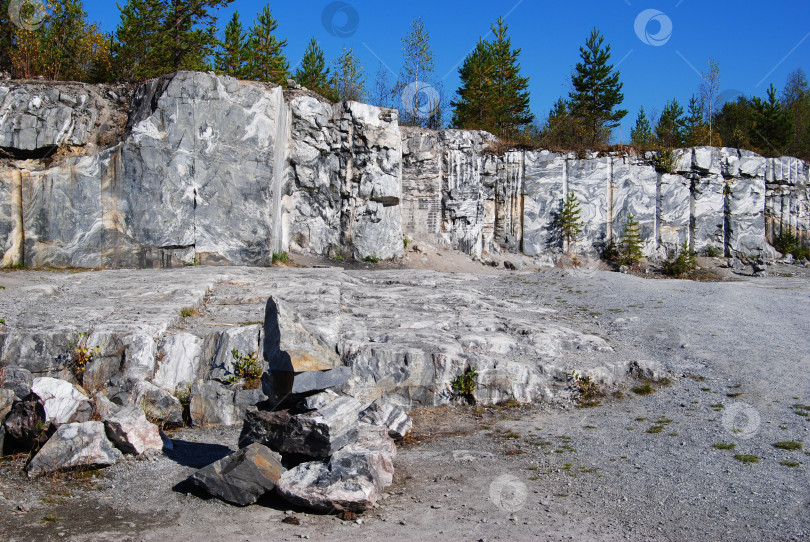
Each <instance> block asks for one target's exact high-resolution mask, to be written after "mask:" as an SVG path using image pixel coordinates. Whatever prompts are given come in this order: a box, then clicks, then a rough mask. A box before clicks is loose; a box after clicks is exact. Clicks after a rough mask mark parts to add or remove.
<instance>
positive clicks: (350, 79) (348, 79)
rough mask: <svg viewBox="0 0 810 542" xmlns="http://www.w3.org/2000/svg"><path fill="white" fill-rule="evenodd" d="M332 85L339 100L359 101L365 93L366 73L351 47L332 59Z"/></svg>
mask: <svg viewBox="0 0 810 542" xmlns="http://www.w3.org/2000/svg"><path fill="white" fill-rule="evenodd" d="M332 73H333V75H332V87H333V88H334V89H335V92H336V93H337V96H338V99H339V100H340V101H344V102H348V101H355V102H359V101H362V100H363V97H364V96H365V95H366V74H365V69H364V68H363V64H362V63H361V62H360V59H359V58H357V56H356V55H355V54H354V51H353V50H352V49H346V48H345V47H344V48H343V52H342V53H341V54H340V56H339V57H338V58H337V59H335V61H334V70H333V71H332Z"/></svg>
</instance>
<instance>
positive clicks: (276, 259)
mask: <svg viewBox="0 0 810 542" xmlns="http://www.w3.org/2000/svg"><path fill="white" fill-rule="evenodd" d="M277 263H284V264H286V263H290V257H289V255H288V254H287V253H286V252H281V253H278V252H274V253H273V265H276V264H277Z"/></svg>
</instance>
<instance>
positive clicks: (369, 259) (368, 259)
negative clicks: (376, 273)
mask: <svg viewBox="0 0 810 542" xmlns="http://www.w3.org/2000/svg"><path fill="white" fill-rule="evenodd" d="M363 261H364V262H367V263H380V259H379V258H378V257H377V254H376V253H374V254H372V255H371V256H366V257H365V258H363Z"/></svg>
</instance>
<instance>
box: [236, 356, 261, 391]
mask: <svg viewBox="0 0 810 542" xmlns="http://www.w3.org/2000/svg"><path fill="white" fill-rule="evenodd" d="M231 355H232V356H233V359H234V364H233V369H234V375H233V376H232V377H230V379H229V380H228V381H229V382H237V381H239V380H244V381H245V389H247V390H255V389H258V388H259V387H260V386H261V382H260V380H259V379H260V378H261V377H262V366H261V364H260V363H259V355H258V354H257V353H256V352H251V353H249V354H242V353H240V352H239V350H237V349H236V348H234V349H233V350H231Z"/></svg>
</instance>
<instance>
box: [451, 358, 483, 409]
mask: <svg viewBox="0 0 810 542" xmlns="http://www.w3.org/2000/svg"><path fill="white" fill-rule="evenodd" d="M476 369H477V368H476V367H470V368H469V369H467V370H466V371H464V373H462V374H460V375H458V377H457V378H456V379H455V380H453V381H452V382H451V383H450V386H451V387H452V388H453V391H455V392H456V393H457V394H458V395H461V396H463V397H465V398H466V399H467V401H469V402H470V403H471V404H474V403H475V397H474V396H473V393H474V392H475V387H476V380H477V379H478V371H477V370H476Z"/></svg>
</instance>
